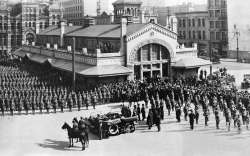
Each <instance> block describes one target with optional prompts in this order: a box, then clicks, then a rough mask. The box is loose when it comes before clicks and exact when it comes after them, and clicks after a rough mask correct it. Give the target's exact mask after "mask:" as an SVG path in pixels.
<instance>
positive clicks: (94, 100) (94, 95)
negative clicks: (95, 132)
mask: <svg viewBox="0 0 250 156" xmlns="http://www.w3.org/2000/svg"><path fill="white" fill-rule="evenodd" d="M91 100H92V105H93V109H95V106H96V104H97V97H96V94H95V92H92V96H91Z"/></svg>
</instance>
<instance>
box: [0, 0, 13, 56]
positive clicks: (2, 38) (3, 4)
mask: <svg viewBox="0 0 250 156" xmlns="http://www.w3.org/2000/svg"><path fill="white" fill-rule="evenodd" d="M7 2H8V1H7V0H1V1H0V57H1V56H5V55H7V54H8V53H9V52H10V50H11V27H10V20H11V19H10V10H9V8H8V4H7Z"/></svg>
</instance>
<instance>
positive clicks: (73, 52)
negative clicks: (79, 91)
mask: <svg viewBox="0 0 250 156" xmlns="http://www.w3.org/2000/svg"><path fill="white" fill-rule="evenodd" d="M75 42H76V39H75V37H73V39H72V74H73V75H72V91H74V92H75V82H76V73H75V50H76V47H75V45H76V43H75Z"/></svg>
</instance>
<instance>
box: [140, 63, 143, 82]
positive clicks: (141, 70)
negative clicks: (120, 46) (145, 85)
mask: <svg viewBox="0 0 250 156" xmlns="http://www.w3.org/2000/svg"><path fill="white" fill-rule="evenodd" d="M140 68H141V69H140V72H141V75H140V77H141V78H140V79H141V80H143V65H142V64H141V67H140Z"/></svg>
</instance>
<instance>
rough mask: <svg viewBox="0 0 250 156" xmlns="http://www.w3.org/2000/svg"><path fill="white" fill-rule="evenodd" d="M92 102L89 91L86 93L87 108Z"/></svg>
mask: <svg viewBox="0 0 250 156" xmlns="http://www.w3.org/2000/svg"><path fill="white" fill-rule="evenodd" d="M90 103H91V98H90V95H89V93H88V92H87V93H86V109H87V110H88V109H89V105H90Z"/></svg>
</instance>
